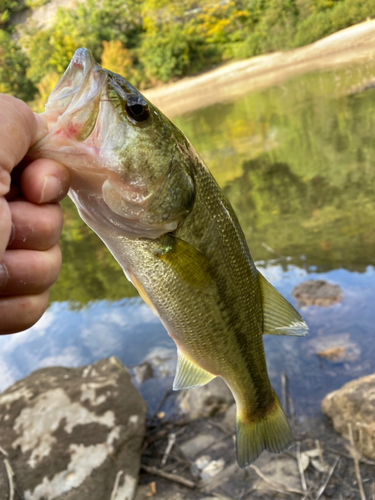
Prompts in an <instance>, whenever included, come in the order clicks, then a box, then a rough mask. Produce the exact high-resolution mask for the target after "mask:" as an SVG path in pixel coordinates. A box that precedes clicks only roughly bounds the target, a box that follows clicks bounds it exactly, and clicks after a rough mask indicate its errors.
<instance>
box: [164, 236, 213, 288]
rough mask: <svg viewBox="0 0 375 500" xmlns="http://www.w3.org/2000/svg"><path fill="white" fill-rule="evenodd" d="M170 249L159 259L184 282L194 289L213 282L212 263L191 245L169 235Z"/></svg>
mask: <svg viewBox="0 0 375 500" xmlns="http://www.w3.org/2000/svg"><path fill="white" fill-rule="evenodd" d="M168 238H169V239H168V242H170V247H169V248H168V250H167V251H166V252H165V253H162V254H159V255H158V257H159V258H160V259H161V260H162V261H164V262H165V263H166V264H168V265H169V266H170V267H171V268H172V270H173V271H174V273H176V274H177V275H178V276H179V278H181V279H182V281H183V282H185V283H188V284H189V285H190V286H192V287H204V286H208V285H209V284H210V283H211V282H212V276H211V262H210V261H209V260H208V258H207V257H206V256H205V255H204V254H203V253H202V252H200V251H199V250H197V249H196V248H194V247H193V246H192V245H190V244H189V243H186V242H185V241H183V240H181V239H179V238H176V237H174V236H172V235H168Z"/></svg>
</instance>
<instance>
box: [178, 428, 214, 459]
mask: <svg viewBox="0 0 375 500" xmlns="http://www.w3.org/2000/svg"><path fill="white" fill-rule="evenodd" d="M215 441H216V438H215V437H214V436H212V435H211V434H199V435H198V436H195V437H193V438H192V439H189V440H188V441H185V443H183V444H182V445H181V446H180V449H181V451H182V453H183V454H184V455H185V457H186V458H189V459H190V460H193V459H194V458H195V457H197V455H198V453H200V452H201V451H202V450H205V449H206V448H208V447H209V446H210V445H212V444H213V443H214V442H215Z"/></svg>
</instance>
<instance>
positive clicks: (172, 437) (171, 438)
mask: <svg viewBox="0 0 375 500" xmlns="http://www.w3.org/2000/svg"><path fill="white" fill-rule="evenodd" d="M175 442H176V433H175V432H171V434H169V436H168V444H167V447H166V449H165V452H164V455H163V458H162V459H161V466H162V467H164V465H165V464H166V463H167V460H168V457H169V454H170V452H171V450H172V448H173V445H174V444H175Z"/></svg>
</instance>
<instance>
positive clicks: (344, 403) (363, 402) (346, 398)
mask: <svg viewBox="0 0 375 500" xmlns="http://www.w3.org/2000/svg"><path fill="white" fill-rule="evenodd" d="M322 411H323V413H324V414H325V415H327V416H329V417H330V418H331V419H332V422H333V427H334V429H335V430H336V431H337V432H339V433H340V434H342V435H343V436H344V437H345V438H346V439H349V435H348V424H349V423H350V424H351V425H352V429H353V437H354V444H355V446H356V448H358V450H360V451H361V452H362V453H364V454H365V455H367V456H368V457H370V458H372V459H373V460H375V373H374V374H372V375H368V376H366V377H361V378H359V379H357V380H353V381H352V382H348V383H347V384H345V385H344V386H343V387H341V389H338V390H337V391H333V392H331V393H330V394H328V395H327V396H326V397H325V398H324V399H323V401H322Z"/></svg>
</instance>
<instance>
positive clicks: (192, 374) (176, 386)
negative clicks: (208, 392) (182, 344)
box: [173, 349, 216, 391]
mask: <svg viewBox="0 0 375 500" xmlns="http://www.w3.org/2000/svg"><path fill="white" fill-rule="evenodd" d="M215 377H216V375H212V373H209V372H206V370H203V368H201V367H200V366H198V365H197V364H195V363H194V362H193V361H190V359H188V358H187V357H186V356H185V355H184V354H183V353H182V352H181V350H180V349H177V370H176V376H175V378H174V382H173V390H174V391H179V390H180V389H193V388H194V387H201V386H202V385H205V384H207V383H208V382H210V380H212V379H213V378H215Z"/></svg>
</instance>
